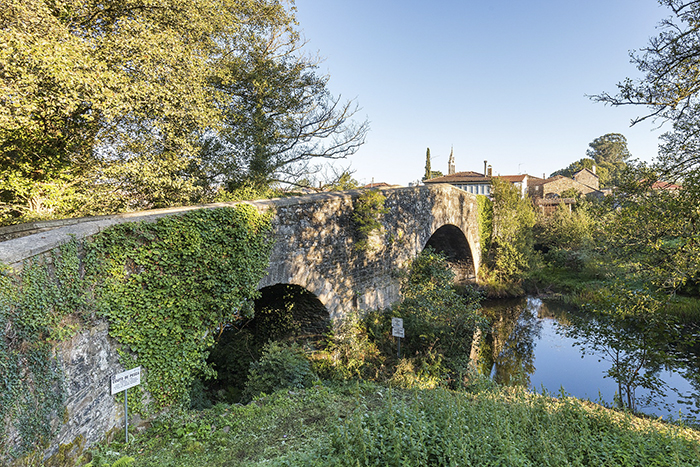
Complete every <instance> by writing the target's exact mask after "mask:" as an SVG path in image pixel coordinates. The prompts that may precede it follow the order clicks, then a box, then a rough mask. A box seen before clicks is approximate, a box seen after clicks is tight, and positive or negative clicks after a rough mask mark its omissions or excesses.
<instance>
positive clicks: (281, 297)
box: [248, 284, 331, 341]
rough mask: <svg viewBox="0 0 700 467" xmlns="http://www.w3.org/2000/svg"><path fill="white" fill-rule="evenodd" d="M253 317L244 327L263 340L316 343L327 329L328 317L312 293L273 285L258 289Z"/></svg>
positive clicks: (296, 286) (290, 286) (287, 286)
mask: <svg viewBox="0 0 700 467" xmlns="http://www.w3.org/2000/svg"><path fill="white" fill-rule="evenodd" d="M260 294H261V295H260V298H258V299H257V300H255V315H254V317H253V319H251V320H250V322H249V324H248V326H249V328H250V330H251V331H252V332H253V333H255V334H256V335H257V336H260V337H262V338H266V340H270V339H271V340H282V339H289V338H291V339H293V340H297V341H298V340H311V341H317V340H319V339H320V338H322V337H323V335H324V334H325V333H327V332H328V331H329V330H330V325H331V317H330V314H329V313H328V310H327V309H326V307H325V306H324V305H323V303H321V301H320V300H319V299H318V297H316V295H314V294H313V293H312V292H309V291H308V290H306V289H305V288H304V287H302V286H300V285H295V284H275V285H271V286H268V287H263V288H262V289H260Z"/></svg>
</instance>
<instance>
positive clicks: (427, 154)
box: [423, 148, 433, 180]
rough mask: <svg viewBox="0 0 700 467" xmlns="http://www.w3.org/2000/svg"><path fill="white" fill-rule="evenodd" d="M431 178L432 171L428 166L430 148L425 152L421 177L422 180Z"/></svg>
mask: <svg viewBox="0 0 700 467" xmlns="http://www.w3.org/2000/svg"><path fill="white" fill-rule="evenodd" d="M431 178H433V169H432V168H431V166H430V148H428V149H426V150H425V175H423V180H430V179H431Z"/></svg>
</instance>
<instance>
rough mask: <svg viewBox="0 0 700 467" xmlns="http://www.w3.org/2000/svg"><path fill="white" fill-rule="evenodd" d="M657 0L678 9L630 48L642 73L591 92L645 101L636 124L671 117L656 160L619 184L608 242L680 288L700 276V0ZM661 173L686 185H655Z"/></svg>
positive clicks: (667, 285) (662, 282)
mask: <svg viewBox="0 0 700 467" xmlns="http://www.w3.org/2000/svg"><path fill="white" fill-rule="evenodd" d="M660 3H661V4H663V5H666V6H667V7H669V8H670V9H671V11H672V13H673V15H672V16H671V17H670V18H668V19H665V20H663V21H662V22H661V23H660V26H659V29H660V33H659V34H658V35H656V36H654V37H651V38H650V40H649V44H648V46H647V47H645V48H643V49H641V52H640V53H634V52H633V53H632V54H631V58H632V63H634V64H635V65H636V66H637V68H638V69H639V71H641V72H642V73H643V77H642V78H640V79H636V80H632V79H629V78H628V79H626V80H625V81H623V82H621V83H619V84H618V92H617V94H614V95H611V94H608V93H602V94H600V95H598V96H593V99H595V100H597V101H600V102H604V103H608V104H611V105H614V106H621V105H637V106H643V107H646V108H647V109H648V112H647V113H646V114H643V115H641V116H640V117H637V118H636V119H635V120H633V121H632V124H635V123H638V122H640V121H643V120H646V119H661V120H664V121H670V122H672V125H673V128H672V131H670V132H667V133H665V134H664V135H663V136H662V137H661V144H660V147H659V157H658V158H657V159H656V161H655V162H654V164H653V165H652V166H651V167H644V166H642V167H639V168H638V169H636V170H631V171H629V173H628V177H627V181H625V182H624V183H623V184H622V185H623V187H622V189H621V190H620V192H619V196H618V197H617V198H616V199H615V203H616V205H617V206H619V207H620V210H619V213H618V215H617V216H615V218H614V220H615V222H614V223H613V224H611V226H610V229H611V236H610V238H611V239H612V240H613V242H611V245H610V246H611V247H612V246H613V245H617V246H619V247H620V248H618V249H617V250H615V249H613V248H611V252H612V253H619V254H622V253H627V254H629V255H633V257H634V258H635V260H637V261H639V264H640V266H641V269H642V271H644V273H645V274H647V278H649V279H651V280H652V281H653V283H654V284H655V285H656V286H657V287H659V288H662V289H665V290H668V291H670V292H675V291H677V290H678V289H679V288H682V287H684V286H686V285H687V284H688V283H692V282H694V281H697V280H698V278H699V277H700V271H699V267H698V264H700V223H699V222H698V216H699V215H700V213H699V212H698V209H697V206H698V205H700V189H699V188H698V182H699V181H700V152H698V149H700V140H699V139H698V138H699V137H700V118H698V117H700V75H698V73H697V68H698V65H699V64H700V0H690V1H682V0H660ZM659 179H662V180H663V179H665V180H668V181H676V182H680V183H681V184H682V185H683V186H682V189H680V190H673V191H668V190H659V189H655V188H654V182H655V181H657V180H659Z"/></svg>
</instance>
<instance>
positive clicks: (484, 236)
mask: <svg viewBox="0 0 700 467" xmlns="http://www.w3.org/2000/svg"><path fill="white" fill-rule="evenodd" d="M476 204H477V212H478V228H479V242H480V244H481V257H482V258H486V256H487V254H488V252H489V249H490V248H491V235H492V234H493V203H492V202H491V200H490V199H489V197H488V196H484V195H477V197H476Z"/></svg>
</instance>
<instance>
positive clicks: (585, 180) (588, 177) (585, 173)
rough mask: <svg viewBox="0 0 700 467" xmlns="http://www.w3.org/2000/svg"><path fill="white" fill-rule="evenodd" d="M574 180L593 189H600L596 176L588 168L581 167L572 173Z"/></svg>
mask: <svg viewBox="0 0 700 467" xmlns="http://www.w3.org/2000/svg"><path fill="white" fill-rule="evenodd" d="M574 180H576V181H577V182H579V183H582V184H583V185H586V186H589V187H591V188H592V189H593V190H599V189H600V181H599V179H598V176H597V175H596V174H594V173H593V172H591V171H590V170H588V169H583V170H580V171H578V172H576V173H575V174H574Z"/></svg>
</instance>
